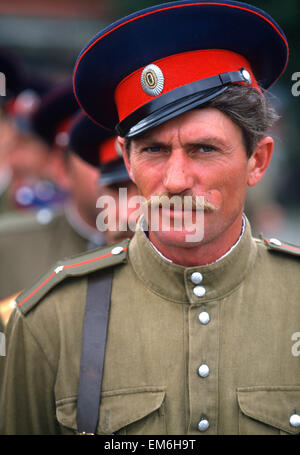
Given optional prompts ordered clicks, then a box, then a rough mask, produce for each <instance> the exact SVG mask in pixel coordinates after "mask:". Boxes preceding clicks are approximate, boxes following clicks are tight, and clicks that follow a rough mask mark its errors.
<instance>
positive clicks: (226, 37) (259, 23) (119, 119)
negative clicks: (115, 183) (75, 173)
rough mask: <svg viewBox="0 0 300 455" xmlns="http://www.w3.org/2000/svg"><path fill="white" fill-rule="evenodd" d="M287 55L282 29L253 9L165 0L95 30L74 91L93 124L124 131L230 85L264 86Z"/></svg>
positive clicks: (157, 119)
mask: <svg viewBox="0 0 300 455" xmlns="http://www.w3.org/2000/svg"><path fill="white" fill-rule="evenodd" d="M287 61H288V44H287V40H286V37H285V35H284V33H283V31H282V30H281V29H280V27H279V26H278V25H277V23H276V22H275V21H274V20H273V19H272V18H271V17H270V16H269V15H268V14H266V13H265V12H263V11H261V10H260V9H258V8H255V7H253V6H251V5H248V4H246V3H240V2H235V1H226V0H224V1H222V2H209V1H195V0H190V1H184V2H182V1H180V2H170V3H165V4H162V5H157V6H155V7H152V8H147V9H145V10H142V11H139V12H136V13H134V14H131V15H130V16H127V17H125V18H123V19H121V20H119V21H117V22H115V23H113V24H112V25H110V26H109V27H107V28H105V29H104V30H103V31H102V32H100V33H99V34H98V35H96V36H95V37H94V38H93V39H92V40H91V41H90V43H88V45H87V46H86V47H85V48H84V49H83V50H82V52H81V53H80V55H79V57H78V59H77V63H76V66H75V69H74V91H75V96H76V97H77V99H78V102H79V104H80V105H81V107H82V108H83V110H84V111H85V112H86V113H87V114H88V115H89V116H90V118H92V119H93V120H94V121H95V122H97V123H98V124H100V125H102V126H103V127H106V128H109V129H113V128H115V127H116V126H117V132H118V134H120V135H122V136H125V137H132V136H135V135H137V134H140V133H142V132H144V131H146V130H147V129H149V128H152V127H154V126H156V125H159V124H161V123H163V122H165V121H166V120H168V119H169V118H172V117H175V116H176V115H179V114H180V113H182V112H185V111H186V110H189V109H192V108H193V107H196V106H197V105H199V104H202V103H204V102H206V101H208V100H209V99H211V98H213V97H215V96H217V95H218V94H219V93H221V92H222V91H224V90H225V89H226V88H227V87H228V86H229V85H230V84H232V83H240V84H249V85H252V86H254V87H256V88H258V87H262V88H265V89H266V88H269V87H270V86H271V85H272V84H273V83H274V82H275V81H276V80H277V79H278V78H279V77H280V76H281V74H282V73H283V72H284V70H285V68H286V65H287ZM152 65H154V66H152ZM244 70H246V71H244ZM219 75H221V76H219ZM244 76H245V77H244Z"/></svg>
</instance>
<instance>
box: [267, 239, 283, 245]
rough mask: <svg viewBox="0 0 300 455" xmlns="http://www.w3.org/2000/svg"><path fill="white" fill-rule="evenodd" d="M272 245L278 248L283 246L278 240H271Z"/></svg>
mask: <svg viewBox="0 0 300 455" xmlns="http://www.w3.org/2000/svg"><path fill="white" fill-rule="evenodd" d="M270 243H272V244H273V245H276V246H281V245H282V243H281V241H280V240H278V239H270Z"/></svg>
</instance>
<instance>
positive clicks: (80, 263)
mask: <svg viewBox="0 0 300 455" xmlns="http://www.w3.org/2000/svg"><path fill="white" fill-rule="evenodd" d="M128 244H129V240H123V241H122V242H119V243H118V244H116V245H110V246H106V247H103V248H98V249H96V250H91V251H86V252H84V253H82V254H80V255H78V256H75V257H73V258H69V259H66V260H63V261H59V262H57V263H56V264H55V265H54V266H53V268H52V269H51V270H50V271H48V272H47V273H46V274H45V275H43V276H42V277H41V278H40V279H39V281H37V282H36V283H35V285H34V286H32V287H31V288H29V289H27V290H25V291H24V292H22V293H21V294H20V295H19V296H18V298H17V299H16V306H17V307H18V308H19V309H20V310H21V312H22V313H23V314H26V313H28V312H29V311H30V310H31V309H32V308H33V307H34V306H35V305H36V304H37V303H38V302H39V300H40V299H41V298H42V297H44V296H45V295H46V294H47V293H48V292H49V291H50V290H51V289H53V288H54V287H55V286H56V285H57V284H58V283H60V282H62V281H63V280H65V279H66V278H68V277H79V276H83V275H86V274H89V273H92V272H95V271H97V270H101V269H105V268H108V267H112V266H116V265H118V264H121V263H122V262H126V258H127V251H128Z"/></svg>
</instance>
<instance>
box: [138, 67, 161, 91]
mask: <svg viewBox="0 0 300 455" xmlns="http://www.w3.org/2000/svg"><path fill="white" fill-rule="evenodd" d="M164 82H165V79H164V75H163V72H162V70H161V69H160V68H159V67H158V66H156V65H154V64H152V63H151V64H150V65H147V66H145V68H144V69H143V72H142V75H141V84H142V87H143V90H144V91H145V92H146V93H147V94H148V95H150V96H157V95H160V94H161V92H162V91H163V89H164Z"/></svg>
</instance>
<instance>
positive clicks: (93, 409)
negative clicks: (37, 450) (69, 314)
mask: <svg viewBox="0 0 300 455" xmlns="http://www.w3.org/2000/svg"><path fill="white" fill-rule="evenodd" d="M112 274H113V270H112V268H109V269H106V270H104V271H103V270H102V271H101V272H100V273H93V274H91V275H89V277H88V288H87V299H86V310H85V319H84V325H83V338H82V350H81V364H80V377H79V389H78V401H77V427H78V432H79V433H81V434H95V433H96V428H97V423H98V415H99V406H100V399H101V385H102V375H103V365H104V356H105V345H106V336H107V326H108V319H109V308H110V295H111V285H112Z"/></svg>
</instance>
